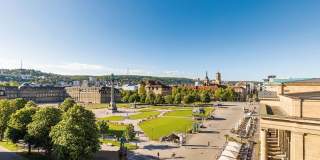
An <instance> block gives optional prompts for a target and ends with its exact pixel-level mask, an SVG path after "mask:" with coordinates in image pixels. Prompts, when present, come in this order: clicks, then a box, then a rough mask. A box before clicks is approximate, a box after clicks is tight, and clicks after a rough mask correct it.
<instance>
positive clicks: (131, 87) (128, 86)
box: [121, 84, 138, 91]
mask: <svg viewBox="0 0 320 160" xmlns="http://www.w3.org/2000/svg"><path fill="white" fill-rule="evenodd" d="M121 89H122V90H124V91H136V90H138V85H134V84H125V85H122V86H121Z"/></svg>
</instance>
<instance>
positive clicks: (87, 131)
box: [50, 105, 100, 160]
mask: <svg viewBox="0 0 320 160" xmlns="http://www.w3.org/2000/svg"><path fill="white" fill-rule="evenodd" d="M50 137H51V138H52V142H53V152H54V153H55V156H56V157H57V159H59V160H86V159H92V156H93V154H94V153H95V152H97V151H99V149H100V142H99V132H98V128H97V126H96V124H95V116H94V114H93V113H92V111H89V110H86V109H85V108H84V107H82V106H79V105H74V106H73V107H71V108H70V109H69V110H68V111H67V112H65V113H64V114H63V116H62V120H61V121H60V122H59V123H58V124H57V125H56V126H54V127H53V128H52V130H51V132H50Z"/></svg>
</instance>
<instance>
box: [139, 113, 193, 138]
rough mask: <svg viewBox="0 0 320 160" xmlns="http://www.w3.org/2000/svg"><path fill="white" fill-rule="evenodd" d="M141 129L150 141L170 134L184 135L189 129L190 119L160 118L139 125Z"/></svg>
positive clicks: (190, 125)
mask: <svg viewBox="0 0 320 160" xmlns="http://www.w3.org/2000/svg"><path fill="white" fill-rule="evenodd" d="M140 127H141V129H142V130H143V131H144V132H145V134H146V135H147V136H148V137H149V138H150V139H152V140H159V138H161V137H163V136H166V135H169V134H171V133H174V132H176V133H184V132H186V131H188V130H190V129H191V127H192V119H191V118H183V117H181V118H179V117H160V118H155V119H152V120H149V121H145V122H142V123H140Z"/></svg>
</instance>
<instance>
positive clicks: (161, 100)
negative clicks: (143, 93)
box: [154, 95, 164, 104]
mask: <svg viewBox="0 0 320 160" xmlns="http://www.w3.org/2000/svg"><path fill="white" fill-rule="evenodd" d="M154 103H155V104H163V103H164V98H163V96H162V95H156V98H155V100H154Z"/></svg>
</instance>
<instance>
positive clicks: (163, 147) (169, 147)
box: [143, 145, 178, 150]
mask: <svg viewBox="0 0 320 160" xmlns="http://www.w3.org/2000/svg"><path fill="white" fill-rule="evenodd" d="M172 148H178V147H176V146H169V145H147V146H144V147H143V149H148V150H153V149H172Z"/></svg>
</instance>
